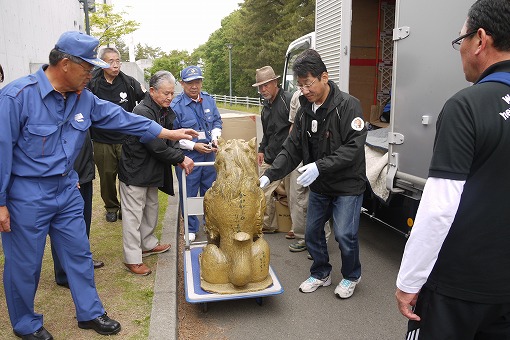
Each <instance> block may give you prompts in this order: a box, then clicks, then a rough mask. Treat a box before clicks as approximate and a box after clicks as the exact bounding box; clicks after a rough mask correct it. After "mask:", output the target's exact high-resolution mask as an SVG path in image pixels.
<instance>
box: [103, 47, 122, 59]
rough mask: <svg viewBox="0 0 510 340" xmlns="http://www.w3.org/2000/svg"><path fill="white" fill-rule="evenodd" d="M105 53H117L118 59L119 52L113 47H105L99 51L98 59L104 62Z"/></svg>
mask: <svg viewBox="0 0 510 340" xmlns="http://www.w3.org/2000/svg"><path fill="white" fill-rule="evenodd" d="M106 53H117V55H118V56H119V58H120V52H119V50H118V49H116V48H115V47H105V48H103V49H102V50H101V51H99V59H101V60H104V55H105V54H106Z"/></svg>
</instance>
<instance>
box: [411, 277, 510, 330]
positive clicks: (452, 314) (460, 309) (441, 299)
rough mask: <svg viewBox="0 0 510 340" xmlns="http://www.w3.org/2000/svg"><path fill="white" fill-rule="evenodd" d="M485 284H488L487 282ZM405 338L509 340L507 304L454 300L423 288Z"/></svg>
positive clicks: (509, 320)
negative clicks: (418, 319)
mask: <svg viewBox="0 0 510 340" xmlns="http://www.w3.org/2000/svg"><path fill="white" fill-rule="evenodd" d="M487 284H490V282H488V283H487ZM414 311H415V313H416V314H417V315H419V316H420V318H421V320H420V321H409V323H408V331H407V334H406V338H405V339H406V340H418V339H419V340H446V339H449V340H510V303H504V304H483V303H475V302H470V301H464V300H458V299H455V298H451V297H448V296H445V295H441V294H437V293H436V292H434V291H432V290H430V289H428V288H426V287H423V288H422V290H421V291H420V294H419V296H418V301H417V302H416V306H415V308H414Z"/></svg>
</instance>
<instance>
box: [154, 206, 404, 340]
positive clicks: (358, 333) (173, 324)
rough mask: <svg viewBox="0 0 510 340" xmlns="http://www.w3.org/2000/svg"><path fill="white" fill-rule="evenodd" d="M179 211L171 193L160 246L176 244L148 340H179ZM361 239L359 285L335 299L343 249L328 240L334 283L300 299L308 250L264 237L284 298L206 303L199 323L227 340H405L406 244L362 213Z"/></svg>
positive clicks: (162, 265)
mask: <svg viewBox="0 0 510 340" xmlns="http://www.w3.org/2000/svg"><path fill="white" fill-rule="evenodd" d="M177 209H178V199H177V196H175V197H171V196H170V197H169V207H168V209H167V213H166V216H165V219H164V223H163V225H164V227H163V234H162V242H165V243H166V242H169V243H171V244H172V245H175V246H173V247H172V248H171V250H170V251H169V252H167V253H164V254H160V255H159V259H158V266H157V270H156V279H155V280H156V281H155V288H154V299H153V309H152V314H151V324H150V332H149V339H170V340H171V339H177V326H178V325H177V322H178V321H177V320H178V318H177V281H176V280H177V274H176V273H177V246H176V245H177V244H178V243H177V242H178V239H177V237H178V236H179V235H178V230H177ZM359 237H360V247H361V264H362V280H361V283H360V284H359V285H358V286H357V287H356V291H355V293H354V295H353V296H352V297H351V298H349V299H346V300H342V299H338V298H337V297H336V296H335V295H334V289H335V286H336V285H337V284H338V283H339V281H340V280H341V274H340V251H339V250H338V246H337V243H336V241H335V240H334V238H333V237H331V239H330V240H329V244H328V247H329V251H330V262H331V264H332V265H333V271H332V273H331V275H332V280H333V283H332V285H331V286H329V287H321V288H319V289H318V290H317V291H316V292H314V293H309V294H304V293H301V292H299V291H298V287H299V284H300V283H301V282H302V281H304V280H305V279H306V278H307V277H308V276H309V267H310V264H311V261H310V260H308V259H307V252H300V253H291V252H290V251H289V250H288V245H289V244H290V243H291V242H292V241H291V240H287V239H285V234H284V233H275V234H269V235H265V238H266V240H267V241H268V242H269V245H270V249H271V266H272V268H273V270H274V271H275V273H276V275H277V276H278V279H279V280H280V283H281V284H282V286H283V288H284V293H283V294H280V295H276V296H270V297H265V298H263V301H262V305H261V306H259V305H258V304H257V303H256V302H255V300H254V299H241V300H231V301H219V302H210V303H208V306H207V313H204V318H206V319H208V320H210V321H212V322H214V324H215V325H217V326H219V327H220V328H221V329H222V330H223V333H222V335H223V336H225V338H227V339H231V340H236V339H247V338H250V339H296V338H315V339H317V338H321V339H348V340H365V339H379V340H394V339H403V338H404V334H405V328H406V321H405V319H404V318H403V317H402V316H401V315H400V313H399V312H398V310H397V307H396V303H395V298H394V292H395V279H396V275H397V272H398V267H399V265H400V259H401V255H402V252H403V249H404V245H405V239H404V237H403V236H402V235H400V234H398V233H396V232H394V231H392V230H390V229H389V228H387V227H384V226H382V225H380V224H378V223H377V222H375V221H372V220H370V219H369V218H367V217H366V216H362V219H361V223H360V232H359ZM247 334H251V335H250V336H247Z"/></svg>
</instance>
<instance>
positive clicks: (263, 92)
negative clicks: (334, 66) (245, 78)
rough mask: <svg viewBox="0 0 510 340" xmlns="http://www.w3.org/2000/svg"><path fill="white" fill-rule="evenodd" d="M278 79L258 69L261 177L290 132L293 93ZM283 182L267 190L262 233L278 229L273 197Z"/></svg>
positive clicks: (256, 78)
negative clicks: (286, 89) (279, 82)
mask: <svg viewBox="0 0 510 340" xmlns="http://www.w3.org/2000/svg"><path fill="white" fill-rule="evenodd" d="M278 78H280V76H277V75H276V74H275V73H274V70H273V68H272V67H271V66H264V67H261V68H259V69H257V70H256V73H255V84H253V85H252V86H253V87H256V88H257V89H258V92H259V93H260V96H261V97H262V111H261V112H260V119H261V122H262V134H263V135H262V141H261V142H260V145H259V149H258V154H257V162H258V164H259V170H260V173H261V174H262V173H264V171H265V170H266V169H268V168H269V167H270V166H271V164H272V163H273V161H274V159H275V157H276V155H278V153H279V152H280V150H281V149H282V145H283V142H284V141H285V139H286V138H287V136H288V135H289V131H290V125H291V122H290V121H289V111H290V100H291V99H292V94H291V93H289V92H287V91H285V90H284V89H282V88H280V87H279V86H278ZM280 182H281V181H274V182H272V183H270V184H269V185H268V186H267V187H265V188H264V195H265V197H266V211H265V214H264V226H263V228H262V231H263V232H266V233H273V232H275V231H276V230H277V229H278V225H277V222H276V220H277V219H276V216H275V210H276V208H275V201H274V198H273V195H274V191H275V190H276V188H277V187H278V186H279V185H280ZM286 190H287V188H286ZM305 249H306V248H305Z"/></svg>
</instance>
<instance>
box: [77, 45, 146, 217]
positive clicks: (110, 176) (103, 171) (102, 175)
mask: <svg viewBox="0 0 510 340" xmlns="http://www.w3.org/2000/svg"><path fill="white" fill-rule="evenodd" d="M99 58H100V59H101V60H103V61H105V62H106V63H108V64H109V65H110V67H109V68H107V69H98V70H97V71H94V73H93V75H92V79H91V80H90V82H89V83H88V85H87V87H88V88H89V89H90V90H91V91H92V93H94V94H95V95H96V96H98V97H99V98H101V99H104V100H108V101H109V102H112V103H115V104H117V105H120V106H121V107H122V108H123V109H124V110H126V111H129V112H132V111H133V109H134V108H135V106H136V105H137V104H138V103H139V102H140V101H141V100H142V99H143V98H144V97H145V92H144V91H143V90H142V87H141V85H140V83H139V82H138V81H137V80H136V79H135V78H133V77H131V76H128V75H127V74H125V73H124V72H122V71H121V70H120V68H121V65H122V62H121V61H120V53H119V51H118V50H117V49H116V48H114V47H106V48H103V49H102V50H100V52H99ZM91 135H92V140H93V141H94V161H95V162H96V166H97V173H98V175H99V183H100V188H101V197H102V199H103V202H104V207H105V209H106V216H105V218H106V221H108V222H115V221H117V218H119V219H122V214H121V210H120V200H119V198H118V196H117V175H118V167H119V162H120V156H121V151H122V142H123V141H124V139H125V138H126V136H125V135H124V134H122V133H118V132H114V131H108V130H100V129H95V128H92V129H91Z"/></svg>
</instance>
